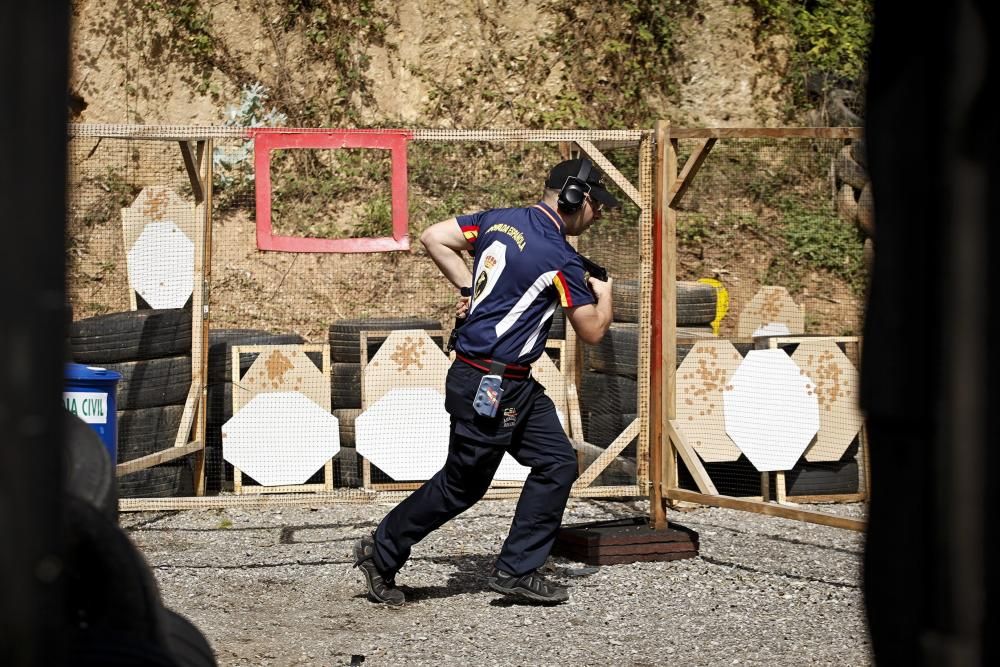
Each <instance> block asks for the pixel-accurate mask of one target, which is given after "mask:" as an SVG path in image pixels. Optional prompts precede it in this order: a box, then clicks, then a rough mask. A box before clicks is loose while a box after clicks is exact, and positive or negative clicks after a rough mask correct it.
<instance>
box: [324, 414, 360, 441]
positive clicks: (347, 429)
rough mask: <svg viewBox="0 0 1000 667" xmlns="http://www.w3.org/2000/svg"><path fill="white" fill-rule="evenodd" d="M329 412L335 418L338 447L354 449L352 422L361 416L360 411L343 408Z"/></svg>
mask: <svg viewBox="0 0 1000 667" xmlns="http://www.w3.org/2000/svg"><path fill="white" fill-rule="evenodd" d="M331 412H332V413H333V416H334V417H336V418H337V424H338V428H339V431H340V446H341V447H354V446H355V442H356V441H355V439H354V422H355V420H357V418H358V416H359V415H360V414H361V409H360V408H345V409H336V410H332V411H331Z"/></svg>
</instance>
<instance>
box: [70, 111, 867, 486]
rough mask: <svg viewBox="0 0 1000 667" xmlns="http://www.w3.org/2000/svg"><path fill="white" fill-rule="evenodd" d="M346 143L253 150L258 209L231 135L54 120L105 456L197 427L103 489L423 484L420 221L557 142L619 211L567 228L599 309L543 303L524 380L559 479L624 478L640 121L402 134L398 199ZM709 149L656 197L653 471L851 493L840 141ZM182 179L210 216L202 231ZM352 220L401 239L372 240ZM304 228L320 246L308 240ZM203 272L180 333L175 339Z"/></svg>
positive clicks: (538, 173) (542, 160) (685, 159)
mask: <svg viewBox="0 0 1000 667" xmlns="http://www.w3.org/2000/svg"><path fill="white" fill-rule="evenodd" d="M303 133H304V134H313V135H321V134H322V133H323V131H320V130H314V131H304V132H303ZM361 134H362V135H364V136H363V140H362V141H360V142H357V141H355V140H353V139H352V141H355V144H353V145H318V146H317V145H315V144H314V143H312V144H309V145H308V146H304V147H300V146H295V145H287V146H286V145H282V146H280V147H277V148H272V149H270V150H269V151H268V158H269V163H268V164H267V171H268V179H269V191H268V192H267V193H266V194H267V197H266V201H265V200H262V198H261V196H262V193H261V190H260V188H259V187H258V184H259V179H260V176H261V174H260V173H259V171H258V170H259V167H260V164H261V163H260V161H259V158H260V155H258V151H255V150H254V142H253V141H252V140H251V132H250V131H249V130H246V129H242V130H241V129H237V128H158V129H155V130H154V129H150V128H135V127H117V128H107V127H105V128H97V127H93V126H80V127H77V128H75V130H74V132H73V133H72V138H71V141H70V193H69V201H70V216H69V220H68V223H67V235H68V248H69V254H68V257H67V263H68V270H69V279H68V280H69V285H68V293H69V295H70V299H71V303H72V306H73V312H74V320H75V322H74V325H73V329H72V335H71V340H70V345H69V347H70V350H69V355H70V356H71V358H72V359H73V360H76V361H80V362H83V363H92V364H99V365H102V366H109V367H112V368H114V369H116V370H119V371H120V372H122V376H123V379H122V381H121V382H120V384H119V397H120V398H119V405H118V407H119V416H118V420H119V449H118V451H119V459H118V462H119V464H122V463H125V462H127V461H130V460H134V459H137V458H140V457H144V456H149V455H150V454H153V453H155V452H158V451H163V450H165V449H168V448H170V447H173V446H176V445H180V444H185V443H187V442H188V441H189V440H192V439H196V436H198V435H199V431H198V430H197V424H198V423H199V420H203V421H201V422H200V423H201V424H203V426H202V428H203V431H202V432H201V433H202V435H201V441H202V442H203V445H204V449H203V450H198V449H195V448H192V450H191V451H192V452H193V453H192V454H191V455H190V456H184V457H177V458H173V459H171V460H168V461H166V462H165V463H161V464H159V465H155V466H152V467H149V468H144V469H142V470H137V471H134V472H131V473H130V474H128V475H125V476H122V477H120V492H121V495H122V497H124V498H145V497H154V496H187V495H190V494H192V493H194V492H195V490H196V489H199V481H200V480H202V479H203V481H204V486H203V487H202V489H201V490H203V491H204V492H205V493H208V494H209V495H218V494H224V495H227V496H229V495H230V494H232V495H233V496H234V497H235V500H234V502H239V498H240V497H243V498H253V497H259V495H260V494H264V493H292V492H327V493H329V492H336V491H342V490H362V491H366V492H372V491H400V490H407V489H410V488H413V487H414V486H415V485H416V484H418V483H419V482H420V481H421V480H425V479H427V478H429V477H430V476H431V475H432V474H433V472H434V471H435V470H437V469H438V468H439V467H440V465H441V464H442V463H443V460H444V455H445V452H446V450H447V438H448V415H447V413H446V412H445V411H444V399H443V391H444V375H445V373H446V372H447V368H448V365H449V363H450V360H449V356H448V354H447V350H446V345H445V344H446V342H447V340H448V336H449V334H450V333H451V329H452V327H453V326H454V308H455V301H456V293H455V290H454V288H453V287H452V286H451V285H450V284H449V283H448V282H447V281H446V280H445V279H444V278H443V277H442V276H441V275H440V272H439V271H438V269H437V268H436V266H435V265H434V263H433V262H432V261H431V260H430V258H429V257H427V256H426V254H425V253H424V251H423V249H422V248H421V247H420V246H419V244H418V243H416V239H417V238H418V237H419V234H420V232H421V231H422V230H423V229H424V228H426V227H427V226H429V225H430V224H433V223H436V222H439V221H441V220H445V219H448V218H450V217H453V216H455V215H457V214H464V213H469V212H472V211H477V210H483V209H487V208H503V207H518V206H529V205H531V204H533V203H535V202H536V201H538V200H539V198H540V197H541V195H542V184H543V181H544V177H545V174H546V173H547V171H548V169H549V168H550V167H551V166H552V165H553V164H555V163H556V162H558V161H560V160H562V159H564V158H566V157H568V156H570V155H571V154H573V155H575V154H580V153H581V152H582V154H584V155H588V156H590V157H592V158H593V159H594V160H595V162H596V163H597V164H598V166H600V167H602V168H603V169H604V170H605V171H606V172H608V178H607V179H606V182H608V183H609V189H611V191H612V192H613V193H614V194H615V196H616V197H617V198H618V199H619V200H620V201H622V202H623V204H624V206H623V207H622V209H620V210H618V211H616V212H614V213H613V214H611V215H606V216H604V217H603V218H602V219H601V220H600V221H599V222H598V223H597V224H595V226H594V227H592V228H591V229H590V230H588V231H587V232H586V233H585V234H583V235H582V236H581V237H580V238H579V239H578V240H577V241H576V244H577V246H578V249H579V251H580V252H581V253H582V254H584V255H586V256H587V257H589V258H590V259H592V260H594V261H596V262H597V263H598V264H601V265H603V266H605V267H606V268H607V269H608V272H609V274H610V275H611V276H612V278H613V281H614V282H613V296H614V319H615V322H614V323H613V324H612V327H611V329H610V330H609V332H608V334H607V335H606V336H605V338H604V340H603V341H602V342H601V343H600V344H599V345H597V346H587V345H584V344H582V343H581V342H579V341H578V340H577V339H576V337H575V336H574V334H573V332H572V328H571V327H567V326H566V322H565V318H564V317H563V316H562V315H561V313H557V314H556V316H555V317H554V318H553V322H552V325H551V330H550V332H549V334H550V335H549V342H548V344H547V347H546V352H545V356H544V357H543V358H542V359H540V360H539V362H538V363H537V364H535V367H534V369H533V372H534V374H535V377H536V378H537V379H539V380H540V382H541V383H542V384H543V385H545V387H546V389H547V393H548V394H549V395H550V396H552V397H553V400H554V402H555V403H556V407H557V410H558V411H559V414H560V419H561V421H562V422H563V424H564V427H565V429H566V431H567V433H568V434H569V436H570V438H571V440H572V441H573V443H574V446H575V447H576V449H577V454H578V458H579V464H580V473H581V479H580V481H579V482H578V484H577V487H576V489H575V491H574V492H575V493H576V494H577V495H644V494H645V493H646V492H647V490H648V485H647V482H648V480H649V447H650V440H649V438H650V414H649V405H650V390H649V387H650V367H649V366H650V363H649V358H650V347H649V341H650V338H651V334H650V332H651V326H652V323H653V321H654V318H655V316H656V314H655V312H654V311H653V310H652V308H653V304H652V300H651V292H652V272H653V263H652V259H653V252H652V225H653V220H652V207H653V166H654V165H653V146H652V133H650V132H645V131H643V132H640V131H564V132H529V131H481V132H469V131H464V132H460V131H446V130H433V131H432V130H416V131H412V132H408V133H407V136H406V141H405V153H404V155H403V156H402V157H403V160H402V164H403V166H404V168H405V174H404V176H405V184H406V186H407V187H406V196H405V199H404V201H402V202H401V201H400V198H399V191H398V189H395V188H394V182H395V181H394V179H395V178H398V176H399V164H400V162H399V157H400V156H399V154H398V153H394V152H393V150H389V149H386V148H383V147H379V146H378V145H377V137H378V132H376V131H371V132H366V133H361ZM156 137H159V138H156ZM188 139H202V140H203V139H211V143H210V144H206V145H203V146H202V148H204V149H205V150H211V153H210V154H206V155H204V156H202V157H203V160H209V159H210V160H211V163H212V167H213V170H212V171H213V172H214V173H213V174H212V177H211V178H212V187H211V188H205V189H206V192H204V193H199V192H198V187H199V186H198V183H197V182H196V180H195V179H194V178H193V177H192V173H194V172H192V169H191V165H190V159H189V160H188V162H187V163H186V162H185V157H186V155H185V152H184V151H183V150H179V148H178V147H179V146H181V147H182V148H183V146H184V145H185V144H187V140H188ZM321 143H322V142H321ZM357 144H360V145H357ZM187 145H188V147H189V152H188V153H187V157H188V158H190V157H191V155H193V153H191V152H190V146H191V144H187ZM709 147H710V148H711V151H710V152H709V153H708V154H707V157H705V155H704V154H702V155H701V157H702V158H704V161H703V162H699V166H700V169H698V170H695V169H692V170H691V171H690V173H687V174H685V173H682V174H681V178H682V180H683V179H684V177H685V176H687V180H686V182H685V184H684V185H685V187H684V190H683V192H682V194H683V196H682V197H681V196H677V197H676V200H675V201H674V203H673V210H674V211H676V215H677V218H676V220H677V222H676V224H677V238H676V252H677V266H678V274H677V281H678V282H677V287H676V295H675V298H676V307H677V321H676V325H677V336H678V338H677V359H678V367H677V371H676V372H677V375H676V385H677V391H676V419H675V420H674V423H673V425H672V426H673V433H674V435H675V436H676V437H675V438H673V439H674V440H676V442H675V446H676V447H677V450H678V454H680V462H679V464H678V466H677V468H676V469H677V471H678V472H677V477H676V479H674V480H669V479H668V480H667V483H668V485H670V484H673V485H677V486H679V487H680V488H686V489H697V490H701V491H707V492H709V493H717V494H723V495H734V496H740V497H757V498H768V497H770V498H777V499H779V500H780V499H783V498H785V497H798V498H804V497H812V498H816V497H839V498H844V499H846V498H850V497H854V498H858V497H862V496H863V494H864V488H865V483H866V475H867V470H866V466H865V465H864V445H865V443H864V439H863V430H862V429H861V423H860V417H859V416H858V415H857V411H856V407H855V405H856V401H855V394H854V392H855V391H856V373H857V371H856V369H857V364H858V355H859V348H860V338H859V337H858V336H859V334H860V321H861V310H862V303H863V297H864V289H865V282H866V276H867V272H866V269H865V262H864V246H865V236H866V230H868V233H870V232H871V227H872V221H871V215H870V211H871V202H870V188H869V187H868V186H867V181H866V178H865V176H864V159H863V145H862V144H861V142H860V141H857V139H856V138H855V139H853V140H852V139H844V138H819V137H753V136H751V137H738V138H732V137H727V138H722V139H720V140H718V141H717V142H716V141H714V140H712V145H711V146H709ZM676 148H677V150H678V157H679V164H681V165H684V164H686V163H689V160H692V159H693V158H695V157H697V156H698V154H699V151H701V152H702V153H705V152H706V151H705V148H706V144H705V141H704V140H703V139H687V138H683V139H681V140H680V141H679V142H677V144H676ZM695 172H696V173H695ZM201 173H202V174H205V173H209V172H208V171H207V170H203V171H202V172H201ZM199 194H201V195H202V197H201V198H202V199H204V200H206V201H207V202H208V203H207V205H208V207H209V209H210V210H209V213H210V215H208V216H206V219H207V220H209V221H210V228H209V234H207V235H206V236H205V238H204V241H200V240H199V239H198V238H195V237H196V236H197V234H198V233H199V232H198V229H197V222H198V220H197V218H198V215H199V212H198V211H199V209H198V208H197V206H196V205H197V203H198V201H199ZM401 204H403V205H404V207H403V209H402V210H403V213H404V215H403V218H402V219H403V221H404V223H405V225H406V229H405V232H406V235H405V236H402V235H400V233H399V232H400V228H399V221H400V210H401V209H400V205H401ZM262 205H266V206H267V208H268V214H269V223H270V228H269V230H268V234H270V235H271V236H270V237H268V238H271V239H272V240H273V239H275V238H280V239H285V240H287V239H291V241H288V242H290V243H292V244H300V243H303V242H304V245H302V246H301V247H302V248H303V250H301V251H295V252H282V251H268V250H261V249H260V247H261V244H262V242H263V241H262V239H264V241H266V239H265V238H264V237H263V236H262V232H261V227H260V225H259V220H260V218H261V216H260V208H261V206H262ZM201 210H202V211H203V209H201ZM358 239H385V240H388V241H389V242H391V243H395V244H397V245H401V246H403V247H405V246H406V244H407V243H409V248H408V249H405V250H389V251H380V252H373V251H370V250H369V249H368V247H366V246H365V245H364V244H358V243H354V242H355V241H357V240H358ZM314 241H323V242H326V241H333V242H336V243H339V244H340V245H338V246H337V248H338V250H339V251H338V252H313V251H311V250H312V249H314V248H310V246H309V244H310V243H312V242H314ZM282 242H285V241H282ZM200 249H203V252H204V256H205V258H206V264H205V266H203V267H200V266H199V264H198V253H199V251H200ZM199 280H204V282H205V284H204V288H205V292H204V294H207V300H206V302H205V304H204V305H205V306H206V307H207V308H206V310H205V311H204V312H205V313H207V314H206V315H205V318H204V320H205V322H206V325H207V335H206V337H205V339H204V341H201V340H200V338H198V336H197V335H193V334H192V330H194V331H195V332H196V333H197V331H198V330H199V327H200V326H201V323H202V318H201V317H200V316H199V313H198V312H197V309H196V308H195V301H196V300H197V299H196V298H195V297H200V294H199V291H200V290H201V289H202V285H201V284H199ZM199 303H200V302H199ZM151 320H152V321H153V324H150V321H151ZM88 327H89V328H88ZM95 327H96V329H95ZM94 331H96V332H97V333H96V334H95V333H93V332H94ZM88 335H92V336H96V337H95V338H88ZM126 339H129V340H133V341H134V344H133V345H132V347H129V345H130V343H128V341H127V340H126ZM196 343H202V344H203V348H202V353H199V352H198V350H196V349H194V348H195V347H196ZM88 345H90V348H88V347H87V346H88ZM95 346H96V347H95ZM96 348H100V350H101V352H100V353H97V354H94V353H93V349H96ZM751 351H753V354H751ZM758 352H759V353H758ZM88 355H89V356H88ZM779 355H781V357H782V358H781V359H779ZM202 357H203V362H204V368H203V370H202V369H200V368H198V367H197V366H198V363H196V362H200V361H202ZM748 362H752V363H748ZM782 373H784V374H782ZM192 393H193V394H194V395H195V397H194V403H193V404H192ZM123 399H124V400H123ZM800 403H801V405H800ZM188 413H190V414H188ZM185 428H186V429H188V431H189V432H188V433H181V431H184V430H185ZM202 455H204V466H203V468H202V466H201V463H200V460H199V457H200V456H202ZM526 472H527V471H526V469H524V468H523V467H521V466H519V465H518V464H517V463H516V462H515V461H513V460H510V461H506V460H505V461H504V462H503V463H502V464H501V468H500V470H499V471H498V474H497V475H496V476H495V478H494V491H493V492H494V493H495V494H497V495H501V496H503V495H504V494H507V495H514V494H516V492H517V490H518V489H517V487H518V486H519V484H520V483H521V481H523V479H524V476H525V475H526ZM248 502H249V501H248Z"/></svg>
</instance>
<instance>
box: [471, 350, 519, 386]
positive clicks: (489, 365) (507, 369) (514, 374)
mask: <svg viewBox="0 0 1000 667" xmlns="http://www.w3.org/2000/svg"><path fill="white" fill-rule="evenodd" d="M455 358H456V359H458V360H459V361H462V362H464V363H466V364H468V365H470V366H472V367H473V368H475V369H476V370H479V371H482V372H483V373H489V372H491V371H493V370H494V369H495V368H497V367H500V368H503V371H502V375H503V377H505V378H508V379H510V380H524V379H526V378H528V377H529V376H530V375H531V366H522V365H521V364H503V363H500V362H495V361H493V360H492V359H480V358H478V357H466V356H464V355H461V354H458V353H457V352H456V353H455Z"/></svg>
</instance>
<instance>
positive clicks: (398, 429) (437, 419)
mask: <svg viewBox="0 0 1000 667" xmlns="http://www.w3.org/2000/svg"><path fill="white" fill-rule="evenodd" d="M450 423H451V418H450V417H449V415H448V413H447V411H445V409H444V395H443V394H442V393H441V392H440V391H437V390H435V389H428V388H414V389H393V390H391V391H389V392H387V393H386V394H384V395H383V396H382V398H380V399H379V400H378V401H377V402H376V403H375V404H374V405H372V406H371V407H370V408H368V409H367V410H365V411H364V412H362V413H361V414H360V415H359V416H358V418H357V419H356V420H355V422H354V438H355V442H356V446H357V450H358V454H360V455H361V456H363V457H365V458H366V459H368V460H369V461H370V462H371V463H372V465H374V466H376V467H378V468H379V469H380V470H381V471H382V472H384V473H385V474H387V475H388V476H389V477H391V478H392V479H394V480H395V481H397V482H411V481H424V480H427V479H430V478H431V477H433V476H434V473H436V472H437V471H438V470H440V469H441V468H442V467H444V463H445V460H446V459H447V458H448V439H449V435H450V433H449V427H450ZM508 459H509V463H508V461H507V460H508ZM505 466H506V467H505ZM513 466H517V467H518V468H523V466H520V465H518V464H517V462H516V461H514V460H513V459H512V458H510V455H509V454H504V461H503V462H502V463H501V470H504V471H505V475H507V476H505V477H501V476H500V471H498V472H497V475H495V476H494V478H495V479H524V477H526V476H527V473H528V469H527V468H523V469H524V471H525V472H524V473H523V475H522V474H521V473H520V472H519V471H517V470H516V469H515V468H513Z"/></svg>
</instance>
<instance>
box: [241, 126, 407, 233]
mask: <svg viewBox="0 0 1000 667" xmlns="http://www.w3.org/2000/svg"><path fill="white" fill-rule="evenodd" d="M250 136H251V137H252V138H253V142H254V172H255V182H256V202H257V206H256V208H257V248H258V249H260V250H276V251H280V252H388V251H393V250H409V248H410V237H409V233H408V218H409V211H408V206H407V188H406V182H407V174H406V145H407V143H408V142H409V140H410V139H411V137H412V136H413V135H412V133H410V132H408V131H406V130H379V131H372V130H329V131H315V130H310V131H306V132H304V131H296V130H287V129H280V130H278V129H275V128H254V129H252V130H251V131H250ZM287 148H330V149H337V148H378V149H383V150H388V151H390V152H391V160H392V166H391V170H392V175H391V189H392V236H387V237H381V238H350V239H313V238H306V237H301V236H277V235H275V234H274V229H273V227H272V225H271V151H273V150H277V149H287Z"/></svg>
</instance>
